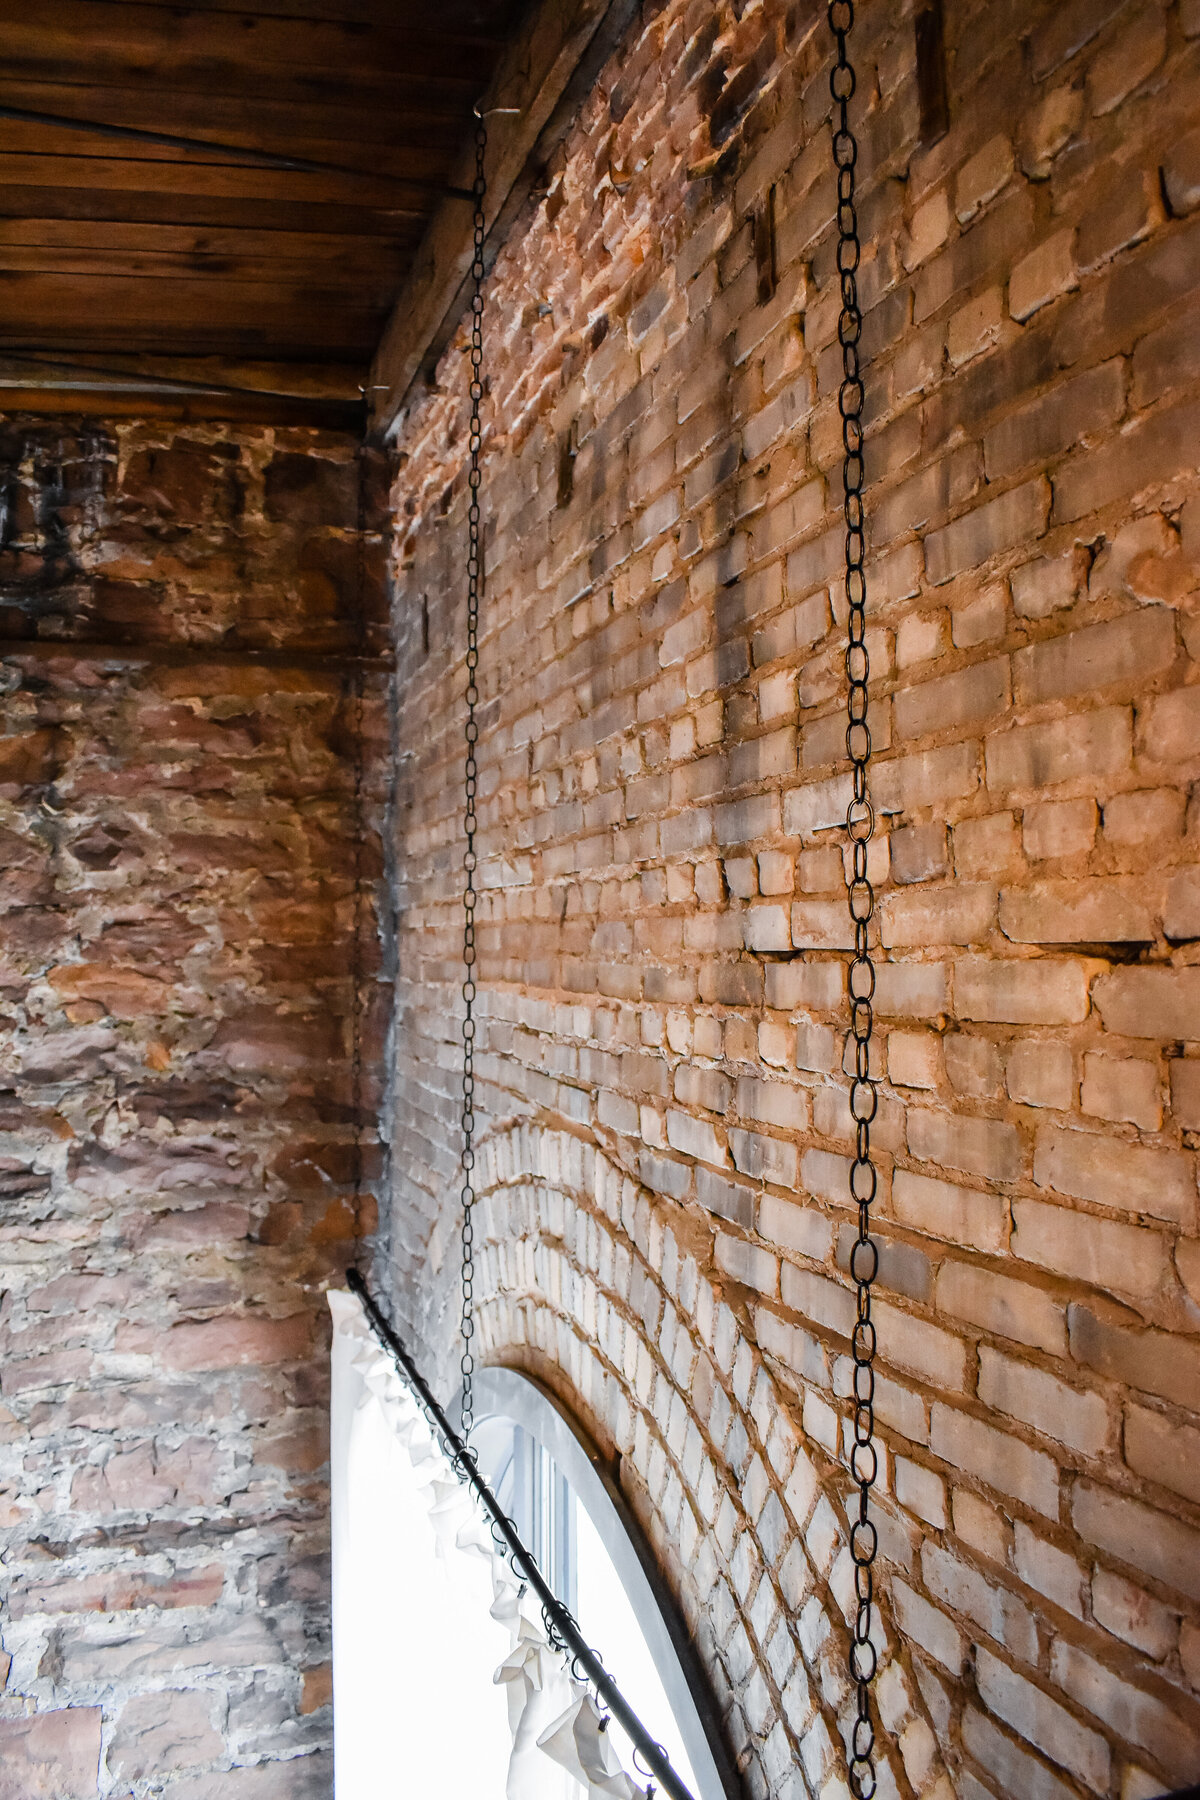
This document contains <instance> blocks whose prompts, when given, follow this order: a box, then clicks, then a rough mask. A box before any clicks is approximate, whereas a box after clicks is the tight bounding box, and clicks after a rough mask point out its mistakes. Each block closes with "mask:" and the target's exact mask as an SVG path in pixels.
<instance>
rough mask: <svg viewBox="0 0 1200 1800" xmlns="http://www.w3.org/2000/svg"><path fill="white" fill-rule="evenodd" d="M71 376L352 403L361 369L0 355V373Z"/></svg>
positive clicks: (221, 359)
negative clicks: (90, 376)
mask: <svg viewBox="0 0 1200 1800" xmlns="http://www.w3.org/2000/svg"><path fill="white" fill-rule="evenodd" d="M63 372H66V373H69V374H72V375H76V376H83V375H99V376H112V377H113V378H114V379H117V378H119V379H120V380H121V381H124V382H126V383H128V382H130V381H143V382H145V381H147V380H149V381H150V382H152V383H156V384H159V385H161V384H162V383H163V382H170V383H172V384H176V383H182V384H183V385H184V386H187V387H192V388H203V390H204V391H205V392H206V393H211V392H213V391H214V390H215V389H218V388H219V389H222V390H224V389H231V388H232V389H235V390H237V391H239V392H240V391H244V390H245V389H253V390H255V391H257V392H262V393H272V394H295V395H302V396H305V397H307V398H309V399H319V400H342V401H353V402H357V401H358V400H359V398H360V388H359V384H360V383H361V382H362V381H363V379H364V378H363V373H362V370H361V368H355V366H354V365H353V364H349V363H345V362H314V361H304V362H296V361H294V360H288V361H263V360H261V359H254V360H248V359H247V358H245V357H228V356H190V355H183V356H166V355H151V356H125V355H120V354H114V353H113V352H111V351H102V350H96V351H90V352H88V353H87V354H86V356H82V357H80V356H77V355H75V354H73V353H69V352H57V353H55V352H22V353H19V354H18V353H15V352H13V351H9V352H7V353H4V354H0V376H5V377H8V378H11V379H19V380H21V381H24V380H25V379H26V378H27V377H32V376H34V375H35V374H36V375H37V378H38V379H39V380H50V379H52V378H56V377H57V375H58V374H60V373H63Z"/></svg>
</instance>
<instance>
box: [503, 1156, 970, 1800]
mask: <svg viewBox="0 0 1200 1800" xmlns="http://www.w3.org/2000/svg"><path fill="white" fill-rule="evenodd" d="M479 1193H480V1200H481V1211H480V1215H479V1228H477V1237H478V1241H479V1249H478V1253H477V1255H478V1264H477V1284H476V1294H477V1304H478V1311H479V1325H480V1339H481V1350H482V1354H483V1356H484V1357H485V1358H486V1360H488V1361H490V1362H501V1363H507V1364H511V1365H516V1366H521V1367H525V1368H527V1369H528V1370H529V1371H530V1372H531V1373H536V1374H537V1375H538V1376H539V1377H541V1378H542V1379H543V1380H544V1381H545V1382H546V1383H547V1385H549V1386H550V1387H552V1388H553V1389H554V1390H555V1391H557V1392H558V1394H559V1395H560V1397H561V1398H562V1399H563V1400H564V1401H565V1402H566V1403H568V1404H569V1406H570V1408H571V1409H572V1411H574V1412H575V1413H576V1414H577V1415H578V1416H579V1417H580V1419H581V1421H582V1422H583V1423H585V1424H586V1426H587V1427H588V1428H589V1429H590V1431H591V1432H592V1435H593V1437H594V1438H595V1440H596V1441H597V1442H598V1443H599V1444H600V1445H601V1446H602V1447H603V1448H605V1449H606V1450H608V1451H609V1452H610V1453H612V1454H613V1455H614V1456H615V1457H617V1458H619V1468H620V1481H621V1486H622V1488H623V1490H624V1491H625V1494H626V1496H627V1498H628V1499H629V1501H630V1503H631V1505H632V1506H633V1508H634V1510H635V1512H636V1514H637V1516H638V1518H639V1520H640V1522H641V1524H642V1527H643V1529H644V1530H645V1532H646V1534H647V1537H648V1538H649V1540H650V1542H651V1543H652V1545H653V1547H654V1550H655V1553H656V1555H657V1557H658V1560H659V1564H660V1566H661V1568H662V1569H663V1571H664V1573H665V1575H666V1577H667V1580H668V1582H669V1585H670V1587H671V1589H672V1591H673V1593H674V1594H675V1596H676V1598H677V1601H678V1604H679V1606H680V1608H681V1610H682V1612H683V1615H684V1617H685V1619H686V1621H687V1624H688V1627H689V1630H690V1631H691V1633H692V1635H693V1638H694V1640H695V1642H696V1644H697V1646H698V1648H699V1651H700V1655H701V1658H702V1661H703V1663H704V1666H705V1668H706V1670H707V1672H708V1676H709V1680H710V1682H711V1683H712V1687H713V1691H714V1694H715V1695H716V1697H717V1700H718V1702H719V1704H720V1706H721V1709H722V1713H723V1716H724V1720H725V1729H726V1732H727V1735H728V1739H729V1742H730V1744H731V1746H732V1748H733V1750H734V1752H735V1754H736V1755H737V1758H738V1761H739V1764H740V1765H741V1766H742V1768H743V1769H744V1772H745V1780H746V1784H747V1791H748V1792H749V1793H750V1794H752V1795H755V1796H756V1797H757V1796H761V1797H762V1800H766V1797H767V1796H770V1800H800V1797H801V1796H807V1795H817V1794H836V1793H838V1792H840V1791H843V1790H844V1774H843V1769H844V1763H843V1758H842V1754H841V1745H840V1743H839V1741H838V1737H839V1719H840V1720H841V1721H842V1722H843V1725H844V1723H845V1719H846V1707H847V1704H848V1702H849V1699H850V1689H849V1685H848V1682H847V1677H846V1653H847V1645H848V1635H847V1630H846V1612H847V1608H848V1606H849V1603H850V1601H851V1598H852V1581H853V1570H852V1564H851V1561H850V1555H849V1550H848V1547H847V1542H846V1521H845V1514H844V1510H843V1506H842V1502H841V1498H840V1492H841V1491H844V1490H845V1486H846V1482H845V1481H844V1480H839V1476H840V1475H841V1474H842V1473H843V1472H842V1471H839V1469H838V1466H837V1465H836V1464H835V1463H833V1462H832V1461H831V1460H830V1459H829V1458H826V1457H823V1456H821V1455H820V1453H819V1451H816V1450H815V1447H814V1445H813V1443H812V1440H811V1439H806V1437H805V1434H804V1432H803V1429H802V1426H801V1424H800V1421H799V1418H798V1416H797V1413H798V1407H797V1402H796V1400H795V1398H794V1397H793V1396H792V1395H790V1394H789V1393H788V1392H787V1391H786V1389H785V1388H784V1387H783V1386H782V1385H781V1383H780V1382H779V1381H778V1380H777V1379H776V1376H775V1374H774V1373H773V1371H772V1368H771V1366H770V1361H769V1359H768V1358H767V1357H764V1355H763V1354H762V1352H761V1350H760V1348H759V1346H758V1345H757V1344H756V1343H755V1341H754V1335H753V1328H752V1326H751V1323H750V1321H749V1320H748V1319H747V1318H746V1317H745V1316H743V1315H740V1314H739V1312H738V1311H736V1310H735V1308H734V1307H733V1306H731V1305H730V1303H729V1301H728V1300H727V1299H725V1297H724V1296H723V1294H722V1292H721V1289H720V1287H719V1286H717V1285H715V1284H714V1283H713V1282H712V1281H711V1279H709V1277H708V1276H707V1275H706V1274H705V1273H704V1271H703V1268H702V1265H701V1263H700V1262H699V1261H698V1259H697V1257H696V1256H695V1254H693V1252H692V1251H691V1249H689V1247H688V1243H687V1233H688V1223H687V1221H686V1219H685V1218H684V1217H683V1215H682V1214H679V1215H678V1216H677V1217H676V1216H673V1210H674V1209H671V1208H670V1207H669V1204H668V1203H665V1202H664V1201H663V1200H662V1199H661V1198H660V1197H659V1196H657V1195H654V1194H652V1193H650V1192H649V1191H648V1190H647V1189H645V1188H644V1187H641V1186H640V1185H639V1184H638V1183H637V1182H635V1181H634V1180H632V1179H631V1177H630V1176H628V1175H627V1174H625V1173H624V1171H623V1170H621V1169H620V1168H618V1167H617V1166H616V1165H615V1164H614V1163H613V1162H611V1161H610V1160H609V1158H608V1157H607V1156H606V1155H605V1154H604V1152H603V1150H601V1149H600V1148H599V1147H598V1146H597V1145H596V1144H595V1143H593V1142H590V1141H589V1140H588V1139H586V1138H584V1137H582V1136H577V1135H575V1134H573V1133H571V1132H568V1131H565V1130H562V1129H558V1128H555V1127H554V1126H552V1125H549V1124H544V1123H541V1122H537V1121H530V1122H525V1123H521V1124H517V1125H513V1126H509V1127H507V1128H505V1129H502V1130H499V1131H497V1132H495V1133H494V1134H493V1135H492V1136H490V1137H489V1138H488V1139H487V1140H486V1142H485V1143H484V1145H483V1146H482V1150H481V1156H480V1186H479ZM877 1647H878V1649H879V1651H880V1679H879V1696H880V1704H881V1708H882V1709H883V1711H884V1712H885V1714H886V1718H887V1725H888V1730H889V1732H890V1733H892V1734H893V1735H895V1734H899V1733H904V1732H906V1731H907V1732H908V1733H909V1734H910V1738H911V1737H913V1736H915V1737H917V1738H919V1740H920V1743H921V1746H922V1752H923V1753H922V1756H921V1757H920V1759H919V1761H918V1760H914V1759H912V1758H909V1759H908V1761H909V1764H910V1774H906V1773H905V1770H904V1767H903V1765H901V1766H900V1768H899V1769H897V1770H895V1771H894V1770H893V1769H892V1768H890V1767H888V1768H883V1767H881V1771H880V1786H881V1792H883V1793H887V1792H889V1791H891V1792H895V1791H896V1790H897V1786H898V1785H899V1788H900V1790H901V1791H905V1792H913V1793H920V1794H928V1795H932V1794H934V1793H936V1792H937V1791H938V1789H939V1787H941V1789H942V1792H943V1793H945V1794H948V1793H949V1792H951V1791H952V1790H950V1788H949V1784H948V1782H947V1780H946V1777H945V1774H944V1771H943V1769H942V1765H941V1761H940V1757H939V1755H938V1752H937V1748H936V1744H935V1741H934V1737H933V1733H932V1731H931V1729H930V1727H929V1725H928V1723H927V1722H926V1720H925V1719H924V1717H923V1714H922V1712H921V1702H920V1699H919V1695H918V1692H917V1689H916V1686H915V1683H914V1681H913V1680H912V1677H911V1674H910V1673H909V1671H908V1670H906V1669H905V1668H904V1667H903V1666H902V1664H901V1662H900V1661H898V1660H897V1659H896V1656H895V1654H894V1650H895V1646H894V1640H893V1639H892V1635H891V1633H890V1632H889V1633H887V1634H886V1640H885V1634H884V1631H883V1629H882V1628H881V1631H880V1635H879V1642H878V1646H877ZM601 1648H603V1647H602V1646H601ZM881 1762H882V1759H881ZM918 1768H919V1769H920V1776H921V1778H920V1779H918V1780H913V1779H911V1778H910V1776H911V1774H915V1773H916V1771H917V1770H918Z"/></svg>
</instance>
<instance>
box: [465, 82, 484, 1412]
mask: <svg viewBox="0 0 1200 1800" xmlns="http://www.w3.org/2000/svg"><path fill="white" fill-rule="evenodd" d="M486 151H487V126H486V124H485V123H484V119H483V115H482V113H481V112H480V111H479V108H478V107H476V109H475V182H474V186H473V188H472V193H473V194H474V196H475V254H474V257H473V259H472V262H471V284H472V293H471V386H470V397H471V424H470V432H469V435H468V439H467V447H468V450H469V452H470V468H469V471H468V474H467V487H468V490H469V495H468V504H467V718H466V726H465V737H466V743H467V753H466V760H465V762H464V765H463V826H464V829H465V835H466V848H465V850H464V851H463V872H464V881H463V953H462V959H463V984H462V996H463V1008H464V1011H463V1026H462V1047H463V1062H462V1177H463V1184H462V1358H461V1362H460V1364H459V1367H460V1368H461V1370H462V1435H463V1438H464V1439H466V1440H469V1439H470V1436H471V1427H472V1426H473V1424H474V1423H475V1349H474V1343H473V1340H474V1337H475V1216H474V1215H475V991H476V990H475V956H476V950H475V903H476V899H477V895H476V891H475V870H476V868H477V867H478V857H477V855H476V852H475V833H476V830H477V828H478V823H479V820H478V816H477V813H476V802H477V800H478V797H479V763H478V760H477V758H476V754H475V751H476V746H477V745H478V743H479V722H478V720H477V718H476V710H477V708H478V706H479V597H480V593H481V591H482V588H483V551H482V548H481V544H480V529H479V526H480V510H479V483H480V462H481V458H482V450H483V435H482V430H481V426H480V408H481V406H482V403H483V278H484V273H485V271H484V262H483V245H484V236H485V231H486V224H485V219H484V210H483V203H484V199H485V197H486V194H487V178H486V176H485V174H484V166H483V165H484V156H485V153H486Z"/></svg>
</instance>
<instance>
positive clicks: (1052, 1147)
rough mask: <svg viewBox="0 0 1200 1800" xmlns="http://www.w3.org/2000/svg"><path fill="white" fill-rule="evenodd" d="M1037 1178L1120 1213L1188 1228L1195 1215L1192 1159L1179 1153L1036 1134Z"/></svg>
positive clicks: (1047, 1129) (1051, 1129)
mask: <svg viewBox="0 0 1200 1800" xmlns="http://www.w3.org/2000/svg"><path fill="white" fill-rule="evenodd" d="M1033 1178H1034V1180H1035V1181H1036V1182H1037V1184H1038V1186H1039V1187H1052V1188H1055V1189H1057V1191H1058V1192H1059V1193H1060V1194H1073V1195H1075V1197H1076V1198H1077V1199H1080V1200H1091V1201H1094V1202H1095V1203H1096V1204H1097V1205H1098V1206H1111V1207H1114V1208H1117V1209H1119V1210H1120V1211H1122V1212H1142V1213H1150V1214H1152V1215H1153V1216H1154V1217H1155V1218H1157V1219H1169V1220H1171V1221H1172V1222H1173V1223H1175V1224H1177V1225H1186V1224H1187V1223H1188V1222H1189V1221H1190V1220H1191V1219H1192V1217H1193V1215H1194V1213H1195V1205H1196V1174H1195V1167H1194V1164H1193V1162H1192V1159H1191V1158H1190V1157H1189V1156H1187V1155H1186V1154H1184V1153H1182V1152H1180V1151H1177V1150H1155V1149H1152V1148H1150V1146H1148V1145H1146V1146H1143V1145H1139V1144H1122V1143H1119V1142H1114V1141H1113V1139H1112V1138H1110V1137H1107V1136H1106V1137H1100V1136H1099V1135H1097V1134H1096V1133H1094V1132H1084V1131H1063V1130H1061V1129H1060V1128H1059V1127H1058V1126H1056V1125H1043V1126H1041V1127H1040V1128H1039V1130H1038V1135H1037V1146H1036V1150H1035V1153H1034V1164H1033Z"/></svg>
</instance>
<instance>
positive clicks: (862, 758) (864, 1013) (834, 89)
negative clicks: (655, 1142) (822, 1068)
mask: <svg viewBox="0 0 1200 1800" xmlns="http://www.w3.org/2000/svg"><path fill="white" fill-rule="evenodd" d="M853 24H854V4H853V0H832V3H831V4H830V7H829V26H830V30H831V31H832V32H833V35H834V38H835V39H836V41H837V60H836V61H835V63H834V66H833V70H832V72H831V74H830V77H829V87H830V92H831V93H832V95H833V103H834V112H835V118H834V130H833V159H834V164H835V166H836V168H837V226H838V248H837V267H838V276H839V279H840V282H841V292H842V306H841V313H840V315H839V317H838V342H839V343H840V344H841V347H842V383H841V388H840V390H839V393H838V410H839V412H840V413H841V418H842V452H843V454H842V488H843V493H844V501H843V512H844V516H845V520H846V610H847V624H846V633H847V641H846V680H847V701H846V754H847V756H848V757H849V759H850V766H851V770H852V773H853V787H852V791H851V797H850V801H849V804H848V806H847V810H846V832H847V835H848V837H849V839H850V850H851V857H852V872H851V875H850V880H849V884H848V885H849V902H850V916H851V919H852V921H853V924H854V954H853V956H852V957H851V959H850V969H849V989H850V1030H851V1035H852V1037H853V1040H854V1075H853V1077H852V1079H851V1083H850V1112H851V1116H852V1117H853V1120H854V1126H855V1153H854V1161H853V1163H852V1164H851V1167H850V1197H851V1199H852V1201H853V1202H854V1204H855V1205H856V1206H857V1208H858V1238H857V1241H856V1243H855V1245H854V1250H853V1254H852V1255H851V1258H850V1273H851V1275H852V1277H853V1279H854V1283H855V1288H856V1293H857V1317H856V1320H855V1326H854V1338H853V1350H854V1447H853V1450H852V1452H851V1457H850V1469H851V1473H852V1475H853V1477H854V1480H855V1483H856V1485H857V1487H858V1509H857V1511H858V1516H857V1518H855V1520H854V1522H853V1524H852V1525H851V1528H850V1553H851V1555H852V1557H853V1559H854V1587H855V1597H856V1600H857V1609H856V1616H855V1621H854V1640H853V1642H852V1644H851V1647H850V1677H851V1680H852V1681H853V1683H854V1687H855V1695H856V1715H855V1720H854V1726H853V1729H852V1732H851V1737H850V1759H849V1760H850V1786H851V1790H852V1792H853V1793H854V1795H855V1796H856V1800H871V1796H872V1795H873V1794H874V1792H875V1785H876V1784H875V1727H874V1724H873V1722H872V1718H871V1682H872V1680H873V1679H874V1676H875V1664H876V1653H875V1646H874V1644H873V1643H872V1642H871V1626H872V1623H873V1610H874V1600H875V1582H874V1564H875V1556H876V1552H877V1550H878V1547H879V1537H878V1533H877V1531H876V1528H875V1525H874V1523H873V1521H872V1520H871V1518H870V1517H869V1508H870V1498H871V1488H872V1486H873V1485H874V1482H875V1478H876V1475H877V1474H878V1467H879V1464H878V1456H877V1453H876V1449H875V1442H874V1438H875V1366H874V1364H875V1326H874V1324H873V1322H872V1319H871V1283H872V1282H873V1281H874V1279H875V1275H876V1271H877V1270H878V1267H879V1253H878V1251H877V1249H876V1247H875V1244H874V1242H873V1240H872V1238H871V1203H872V1201H873V1200H874V1198H875V1190H876V1186H877V1176H876V1172H875V1164H874V1162H873V1160H872V1157H871V1122H872V1120H873V1119H874V1117H875V1112H876V1107H877V1104H878V1096H877V1094H876V1088H875V1078H874V1075H873V1073H872V1070H871V1032H872V1029H873V1026H874V998H875V965H874V962H873V961H872V959H871V945H870V929H871V920H872V918H873V917H874V913H875V890H874V888H873V887H872V885H871V879H870V875H869V873H868V860H867V859H868V854H869V847H870V843H871V838H872V836H873V835H874V831H875V810H874V808H873V806H872V805H871V797H870V792H869V789H868V786H867V770H868V764H869V763H870V760H871V731H870V726H869V724H868V722H867V682H868V679H869V676H870V660H869V658H868V655H867V583H866V576H865V574H864V571H863V560H864V556H865V552H866V535H865V524H864V515H863V497H862V490H863V421H862V415H863V382H862V371H861V367H860V363H859V345H860V343H861V340H862V308H861V306H860V305H859V299H858V267H859V261H860V257H861V246H860V243H859V236H858V211H857V208H856V205H855V197H854V190H855V172H856V168H857V164H858V144H857V141H856V140H855V136H854V133H853V131H852V130H851V129H850V102H851V100H852V99H853V98H854V90H855V85H856V83H855V75H854V65H853V64H852V63H851V61H850V58H849V55H848V40H849V36H850V30H851V27H852V26H853Z"/></svg>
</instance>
